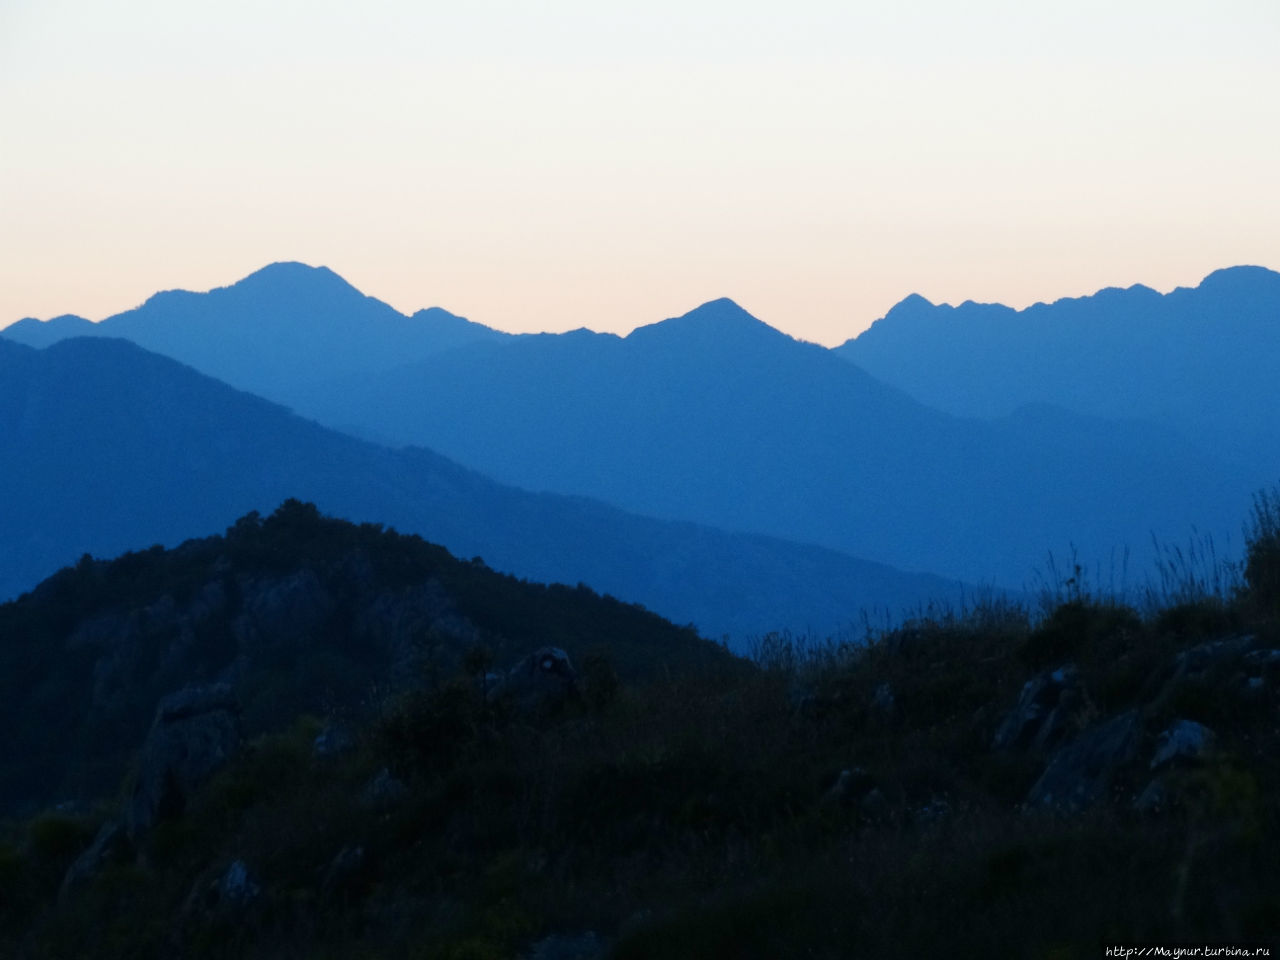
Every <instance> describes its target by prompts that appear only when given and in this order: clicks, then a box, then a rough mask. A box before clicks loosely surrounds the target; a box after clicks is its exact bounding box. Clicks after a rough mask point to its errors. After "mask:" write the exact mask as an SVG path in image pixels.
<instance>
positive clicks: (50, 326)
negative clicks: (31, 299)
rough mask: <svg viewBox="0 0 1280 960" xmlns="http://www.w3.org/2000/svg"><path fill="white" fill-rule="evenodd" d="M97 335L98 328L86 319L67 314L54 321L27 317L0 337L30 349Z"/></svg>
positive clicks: (14, 324)
mask: <svg viewBox="0 0 1280 960" xmlns="http://www.w3.org/2000/svg"><path fill="white" fill-rule="evenodd" d="M96 333H97V326H96V325H95V324H93V323H92V322H91V321H89V320H86V319H85V318H84V317H77V316H73V315H72V314H65V315H63V316H61V317H54V318H53V319H52V320H37V319H36V318H35V317H27V318H26V319H25V320H19V321H18V322H17V323H11V324H10V325H9V326H7V327H5V328H4V329H3V330H0V337H7V338H8V339H10V340H12V341H14V342H15V343H24V344H26V345H27V346H28V347H47V346H49V345H50V344H52V343H57V342H58V341H59V340H66V339H67V338H68V337H92V336H94V335H95V334H96Z"/></svg>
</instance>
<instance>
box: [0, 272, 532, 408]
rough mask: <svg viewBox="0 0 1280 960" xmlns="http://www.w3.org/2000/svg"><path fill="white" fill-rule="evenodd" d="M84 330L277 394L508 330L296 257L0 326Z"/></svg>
mask: <svg viewBox="0 0 1280 960" xmlns="http://www.w3.org/2000/svg"><path fill="white" fill-rule="evenodd" d="M71 321H75V322H74V323H72V322H71ZM88 335H94V336H108V337H122V338H124V339H126V340H131V341H133V342H134V343H136V344H138V345H139V346H142V347H145V348H146V349H148V350H152V351H155V352H156V353H162V354H164V355H165V356H168V357H172V358H174V359H175V360H179V361H181V362H183V363H187V364H190V365H192V366H194V367H196V368H197V369H199V370H200V371H201V372H203V373H207V374H209V375H210V376H212V377H216V378H218V379H219V380H222V381H224V382H225V383H229V384H231V385H232V386H234V387H238V388H240V389H242V390H249V391H250V392H253V393H258V394H260V395H269V396H271V397H272V398H273V399H280V400H282V401H284V402H292V398H293V397H294V396H295V395H298V394H300V393H301V394H305V393H306V391H307V389H308V388H309V385H310V384H311V383H313V382H314V381H317V380H318V381H326V380H330V379H332V378H334V377H339V376H343V375H346V374H351V373H355V372H366V371H377V370H381V369H384V368H387V367H391V366H395V365H397V364H400V363H403V362H404V361H405V358H406V357H420V356H425V355H427V354H429V353H432V352H434V351H438V350H447V349H450V348H451V347H455V346H458V345H461V344H464V343H471V342H476V341H485V340H501V339H506V338H507V337H508V336H509V335H508V334H504V333H499V332H498V331H496V330H491V329H489V328H488V327H485V326H482V325H480V324H478V323H471V322H470V321H468V320H465V319H463V318H462V317H457V316H454V315H453V314H451V313H449V312H448V311H447V310H442V309H440V308H438V307H432V308H431V309H429V310H420V311H418V312H417V313H415V314H414V315H413V316H412V317H406V316H404V315H403V314H401V313H399V312H397V311H396V310H394V309H393V308H391V307H390V306H388V305H387V304H385V303H383V302H382V301H380V300H376V299H374V298H373V297H367V296H365V295H364V294H362V293H360V291H358V290H356V289H355V288H354V287H352V286H351V285H350V284H349V283H347V282H346V281H345V280H343V279H342V278H341V277H339V276H338V275H337V274H335V273H333V272H332V271H331V270H328V269H326V268H324V267H309V266H306V265H305V264H301V263H276V264H272V265H270V266H268V267H264V268H263V269H261V270H259V271H257V272H256V273H253V274H251V275H250V276H248V277H245V278H244V279H243V280H241V281H239V282H238V283H235V284H232V285H231V286H228V287H219V288H218V289H216V290H211V291H209V292H208V293H192V292H189V291H185V290H171V291H167V292H164V293H157V294H156V295H155V296H153V297H151V298H150V299H148V300H147V302H146V303H144V304H143V305H142V306H140V307H138V308H137V309H135V310H129V311H126V312H124V313H120V314H116V315H115V316H113V317H109V318H107V319H106V320H104V321H102V322H101V323H98V324H88V323H87V322H86V321H83V320H81V319H80V318H78V317H75V318H72V317H60V318H57V319H55V320H51V321H49V322H48V323H44V324H41V323H40V322H39V321H34V320H22V321H19V322H18V323H16V324H14V325H12V326H10V327H8V328H6V329H5V330H3V331H0V336H5V337H9V338H10V339H14V340H18V341H19V342H22V343H27V344H29V345H31V346H47V345H48V344H50V343H53V342H56V341H57V340H61V339H66V338H67V337H70V336H88Z"/></svg>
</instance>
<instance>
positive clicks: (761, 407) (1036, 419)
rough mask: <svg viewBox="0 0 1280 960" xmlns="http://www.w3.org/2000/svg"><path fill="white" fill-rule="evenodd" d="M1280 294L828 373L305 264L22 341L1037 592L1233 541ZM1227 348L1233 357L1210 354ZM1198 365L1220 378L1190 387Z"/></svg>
mask: <svg viewBox="0 0 1280 960" xmlns="http://www.w3.org/2000/svg"><path fill="white" fill-rule="evenodd" d="M1278 276H1280V275H1276V274H1273V273H1271V272H1270V271H1266V270H1262V269H1261V268H1234V269H1231V270H1225V271H1219V272H1218V273H1216V274H1213V275H1211V276H1210V277H1209V278H1207V279H1206V281H1205V282H1204V283H1203V284H1201V286H1200V287H1198V288H1196V290H1194V291H1185V290H1180V291H1175V292H1174V293H1173V294H1169V295H1167V296H1164V297H1162V296H1161V295H1160V294H1157V293H1155V292H1154V291H1151V290H1148V289H1146V288H1131V289H1130V290H1128V291H1116V290H1104V291H1102V292H1100V293H1099V294H1097V295H1095V296H1094V297H1086V298H1081V299H1080V300H1076V301H1060V302H1059V303H1058V304H1054V305H1050V306H1039V307H1035V308H1031V309H1030V310H1028V311H1023V312H1022V313H1018V312H1015V311H1011V310H1008V309H1007V308H1002V307H997V306H979V305H974V304H966V305H963V306H961V307H959V308H950V307H933V306H932V305H931V304H929V303H928V302H927V301H925V300H924V299H923V298H920V297H915V296H913V297H909V298H908V299H907V300H905V301H903V302H902V303H901V304H899V305H898V306H897V307H895V308H894V309H893V310H892V311H890V312H889V314H888V315H887V316H886V317H885V318H883V319H881V320H880V321H878V322H877V323H876V324H874V325H873V326H872V327H871V328H870V330H868V331H867V332H866V333H864V334H863V335H862V336H860V337H858V338H856V339H855V340H853V341H850V342H849V343H846V344H844V345H843V346H841V347H839V348H837V349H835V350H827V349H824V348H822V347H820V346H817V345H814V344H809V343H803V342H800V341H797V340H794V339H792V338H791V337H788V336H786V335H785V334H783V333H781V332H779V331H778V330H776V329H774V328H772V327H770V326H768V325H766V324H765V323H763V322H761V321H760V320H758V319H756V318H755V317H753V316H751V315H750V314H749V313H747V312H746V311H745V310H743V309H742V308H740V307H738V306H737V305H736V304H734V303H733V302H732V301H729V300H717V301H712V302H710V303H707V304H704V305H703V306H701V307H699V308H697V309H695V310H693V311H691V312H689V313H687V314H685V315H684V316H681V317H676V318H672V319H669V320H665V321H662V322H660V323H655V324H651V325H649V326H645V327H641V328H639V329H637V330H635V331H633V332H632V333H631V334H629V335H628V336H626V337H618V336H615V335H612V334H598V333H592V332H590V331H588V330H577V331H572V332H570V333H565V334H556V335H552V334H543V335H521V336H513V335H510V334H503V333H500V332H498V331H494V330H491V329H489V328H487V327H483V326H481V325H479V324H474V323H471V322H469V321H466V320H464V319H462V318H461V317H458V316H455V315H454V314H451V313H448V312H447V311H444V310H441V309H439V308H433V309H432V310H427V311H420V312H419V313H417V314H414V315H413V316H412V317H406V316H404V315H402V314H400V313H398V312H396V311H395V310H393V309H392V308H391V307H389V306H387V305H386V304H384V303H381V302H380V301H377V300H375V299H373V298H370V297H366V296H364V295H363V294H361V293H360V292H359V291H357V290H355V289H354V288H353V287H351V286H350V285H349V284H347V283H346V282H345V281H343V280H342V279H341V278H340V277H338V276H337V275H336V274H334V273H333V272H332V271H329V270H327V269H324V268H314V267H308V266H305V265H302V264H297V263H284V264H275V265H272V266H270V267H267V268H264V269H263V270H260V271H258V272H257V273H255V274H253V275H251V276H250V277H248V278H246V279H245V280H242V281H240V282H239V283H237V284H234V285H232V286H229V287H224V288H220V289H217V290H213V291H210V292H209V293H206V294H198V293H189V292H184V291H170V292H167V293H162V294H157V295H156V296H154V297H152V298H151V299H149V300H148V301H147V302H146V303H145V304H143V305H142V306H141V307H139V308H137V309H136V310H132V311H128V312H125V313H122V314H118V315H116V316H114V317H110V318H108V319H107V320H105V321H103V322H101V323H97V324H89V323H88V322H87V321H83V320H81V319H79V318H73V317H61V318H57V319H56V320H53V321H49V322H47V323H41V322H39V321H34V320H25V321H21V322H19V323H18V324H15V325H13V326H11V327H9V328H8V329H7V330H5V331H3V334H4V336H7V337H9V338H10V339H17V340H20V341H25V342H28V343H32V344H43V343H48V342H51V341H54V340H56V339H58V338H59V337H61V336H70V335H78V334H84V333H92V334H94V335H98V336H119V337H124V338H127V339H130V340H132V341H134V342H135V343H137V344H139V345H141V346H143V347H145V348H146V349H148V350H154V351H156V352H160V353H164V354H166V355H168V356H171V357H173V358H174V359H177V360H179V361H181V362H182V363H185V364H189V365H190V366H192V367H194V368H196V369H197V370H200V371H201V372H203V373H205V374H208V375H210V376H214V377H217V378H219V379H221V380H224V381H225V382H227V383H229V384H231V385H233V386H236V387H238V388H240V389H244V390H249V391H252V392H254V393H256V394H259V395H261V396H263V397H266V398H268V399H270V400H273V401H275V402H278V403H281V404H285V405H287V406H289V407H292V408H293V409H294V410H295V411H297V412H298V413H299V414H301V415H303V416H306V417H310V418H313V419H315V420H317V421H318V422H320V423H323V424H326V425H328V426H330V427H332V428H334V429H339V430H343V431H346V432H348V433H354V434H358V435H360V436H363V437H364V438H365V439H368V440H374V441H377V442H380V443H382V444H384V445H387V446H397V447H398V446H419V447H425V448H429V449H431V450H434V451H437V452H438V453H440V454H443V455H444V456H446V457H448V458H451V459H453V460H456V461H457V462H459V463H461V464H462V465H464V466H466V467H468V468H471V469H474V470H477V471H479V472H480V473H482V474H484V475H486V476H489V477H492V478H494V479H496V480H498V481H499V482H502V483H506V484H509V485H514V486H517V487H521V488H524V489H528V490H539V491H547V492H554V493H559V494H565V495H569V496H584V497H590V498H594V499H597V500H600V501H604V502H607V503H609V504H613V505H615V506H618V507H621V508H623V509H625V510H628V511H632V512H634V513H639V514H644V515H647V516H652V517H656V518H660V519H662V520H664V521H679V522H688V523H698V524H704V525H710V526H713V527H717V528H722V529H725V530H733V531H739V532H744V533H750V534H754V535H765V536H769V537H774V538H782V539H786V540H791V541H796V542H800V543H808V544H815V545H818V546H821V547H825V548H827V549H829V550H833V551H838V552H841V553H844V554H847V555H849V556H857V557H864V558H869V559H872V560H874V561H876V562H880V563H884V564H888V565H891V566H893V567H896V568H899V569H903V570H913V571H931V572H936V573H939V574H941V575H944V576H947V577H950V578H953V579H961V580H967V581H969V582H978V583H988V584H997V585H1002V586H1009V587H1015V588H1016V587H1019V586H1022V585H1024V584H1026V583H1027V582H1028V581H1029V580H1031V579H1033V578H1034V576H1035V573H1036V570H1037V569H1038V568H1043V566H1044V564H1045V561H1046V558H1047V557H1048V556H1049V555H1050V553H1056V554H1059V555H1062V554H1065V553H1066V552H1068V551H1071V550H1074V551H1075V553H1076V554H1077V555H1078V556H1079V557H1081V558H1082V559H1083V560H1084V561H1085V562H1086V563H1093V564H1103V565H1113V564H1116V563H1118V562H1122V561H1120V560H1119V558H1121V557H1124V556H1126V555H1128V556H1129V557H1130V560H1129V563H1130V564H1131V567H1132V569H1133V570H1135V571H1142V570H1143V569H1144V568H1145V567H1146V566H1147V564H1148V563H1149V562H1150V560H1151V559H1152V556H1153V548H1152V546H1151V541H1152V537H1153V535H1154V536H1156V537H1158V538H1160V539H1161V540H1163V541H1164V542H1166V543H1168V542H1181V541H1183V540H1185V538H1186V537H1187V536H1189V535H1190V534H1191V533H1192V531H1193V529H1195V530H1197V531H1199V532H1200V533H1207V534H1210V535H1212V536H1214V537H1215V538H1216V539H1217V540H1218V541H1219V542H1220V543H1221V542H1223V541H1227V542H1228V543H1229V542H1230V541H1231V539H1232V534H1233V533H1234V532H1235V531H1236V529H1237V525H1238V522H1239V520H1238V518H1239V517H1240V516H1242V515H1244V514H1245V513H1246V512H1247V509H1248V503H1249V498H1250V495H1251V494H1252V492H1253V491H1255V490H1256V489H1258V488H1259V487H1261V486H1263V485H1265V484H1266V483H1268V482H1269V481H1270V480H1271V478H1272V477H1273V475H1274V472H1273V471H1274V469H1275V454H1274V453H1273V451H1274V450H1276V449H1280V447H1278V446H1277V445H1275V444H1268V443H1264V442H1262V441H1263V440H1265V439H1266V437H1267V436H1269V434H1268V432H1267V431H1269V430H1273V429H1274V427H1273V426H1272V425H1271V424H1270V422H1269V418H1268V417H1267V416H1266V411H1268V410H1269V409H1270V406H1269V405H1268V402H1267V394H1268V384H1269V381H1268V380H1267V379H1266V378H1265V377H1263V376H1262V374H1261V371H1260V369H1255V368H1257V367H1258V366H1259V364H1262V365H1263V366H1265V361H1266V358H1268V357H1271V356H1272V355H1273V354H1275V355H1280V344H1277V343H1276V342H1275V339H1276V330H1277V329H1280V326H1277V325H1276V324H1274V323H1272V322H1271V320H1273V319H1274V316H1275V309H1276V304H1277V303H1280V297H1277V295H1276V291H1277V287H1278V286H1280V284H1277V282H1276V281H1277V277H1278ZM984 318H985V319H984ZM1213 330H1220V331H1226V332H1230V336H1225V335H1224V336H1223V337H1222V338H1221V341H1222V342H1220V343H1216V344H1215V345H1213V347H1212V349H1210V347H1209V346H1207V345H1206V342H1207V341H1206V338H1208V339H1212V338H1211V337H1209V335H1208V334H1206V333H1205V331H1210V332H1211V331H1213ZM1197 338H1199V339H1197ZM1143 345H1145V348H1144V346H1143ZM1144 349H1145V353H1144V352H1143V350H1144ZM860 351H861V352H860ZM1199 355H1203V356H1204V357H1205V358H1206V361H1205V362H1206V364H1208V362H1209V361H1208V358H1216V359H1213V361H1212V364H1209V367H1211V368H1212V369H1213V370H1214V371H1215V372H1214V373H1213V374H1212V375H1211V376H1201V377H1197V376H1195V375H1193V374H1191V373H1188V372H1187V368H1188V365H1190V364H1192V363H1193V358H1195V357H1196V356H1199ZM1159 357H1166V358H1168V357H1175V358H1176V357H1181V358H1183V359H1182V360H1179V361H1177V363H1175V362H1174V360H1168V361H1167V362H1164V361H1159V362H1153V358H1159ZM1259 358H1262V359H1261V360H1260V359H1259ZM1232 362H1236V363H1237V367H1236V374H1233V373H1232V371H1231V366H1230V365H1231V363H1232ZM1178 364H1181V366H1179V365H1178ZM1207 369H1208V367H1207ZM1240 373H1243V374H1245V375H1243V376H1241V375H1238V374H1240ZM1002 377H1003V379H1001V378H1002ZM1055 384H1057V385H1058V387H1055V386H1054V385H1055ZM1059 387H1060V389H1059ZM1068 388H1069V389H1068ZM1162 390H1163V391H1164V394H1163V396H1164V397H1165V399H1164V400H1162V399H1161V396H1162V395H1161V394H1160V391H1162ZM1175 395H1176V399H1177V400H1178V402H1177V403H1173V401H1172V400H1168V398H1170V397H1175ZM1001 397H1004V398H1005V399H1004V400H1003V401H1001V400H1000V398H1001ZM1166 400H1168V402H1166ZM1104 401H1105V402H1104ZM1193 411H1198V412H1193ZM1205 411H1209V412H1205ZM1215 418H1216V420H1215ZM1223 418H1230V422H1229V423H1225V424H1224V423H1222V420H1223ZM1215 422H1217V423H1218V429H1217V432H1216V433H1215V431H1214V429H1213V424H1214V423H1215ZM1250 438H1253V439H1252V440H1250ZM1260 438H1261V439H1260ZM388 455H389V454H388ZM323 506H325V507H326V508H328V504H323ZM339 512H340V511H339ZM445 542H446V543H449V541H448V540H447V539H446V540H445ZM538 575H539V576H547V575H548V574H547V572H546V571H545V570H540V571H538ZM663 612H668V611H666V610H664V611H663ZM672 615H673V616H676V617H677V619H679V616H678V615H677V614H675V613H672Z"/></svg>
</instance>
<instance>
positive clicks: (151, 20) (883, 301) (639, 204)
mask: <svg viewBox="0 0 1280 960" xmlns="http://www.w3.org/2000/svg"><path fill="white" fill-rule="evenodd" d="M1277 50H1280V3H1277V2H1276V0H1214V2H1191V0H1107V2H1095V0H1077V2H1069V3H1058V2H1053V3H1047V2H1038V0H1007V2H1006V0H967V2H964V3H956V2H951V0H947V2H943V0H885V2H879V0H877V2H861V0H844V2H838V3H836V2H831V3H828V2H817V0H790V2H787V3H785V4H784V3H781V2H770V3H764V2H756V0H735V2H733V3H728V2H720V0H646V2H644V3H630V2H602V0H589V2H577V0H573V2H569V0H564V2H557V0H543V2H537V0H513V2H507V0H468V2H467V3H457V2H451V3H443V2H437V0H426V2H424V0H414V2H407V0H362V2H361V3H359V4H356V3H353V2H350V0H348V2H342V3H337V2H330V0H278V2H271V0H216V2H214V0H0V326H3V325H7V324H8V323H11V322H13V321H16V320H18V319H20V318H22V317H25V316H37V317H41V318H47V317H51V316H55V315H57V314H61V313H77V314H80V315H82V316H87V317H89V318H90V319H94V320H97V319H102V318H104V317H106V316H109V315H111V314H113V313H116V312H119V311H121V310H125V309H129V308H131V307H133V306H136V305H138V304H139V303H141V302H142V301H143V300H145V299H146V298H147V297H148V296H150V295H151V294H152V293H154V292H156V291H158V290H163V289H174V288H183V289H193V290H207V289H209V288H211V287H215V286H223V285H226V284H230V283H233V282H235V281H236V280H238V279H240V278H241V277H243V276H245V275H247V274H248V273H251V272H252V271H254V270H256V269H258V268H260V267H262V266H264V265H266V264H267V263H270V262H273V261H278V260H301V261H304V262H307V263H311V264H314V265H317V266H319V265H323V266H328V267H330V268H331V269H333V270H335V271H336V272H337V273H339V274H341V275H342V276H344V277H345V278H346V279H347V280H349V281H350V282H351V283H353V284H354V285H355V286H357V287H359V288H360V289H361V290H363V291H364V292H366V293H368V294H371V295H373V296H376V297H378V298H380V299H382V300H385V301H387V302H388V303H390V304H391V305H392V306H394V307H396V308H397V309H400V310H402V311H404V312H406V313H408V312H412V311H414V310H417V309H419V308H422V307H427V306H443V307H445V308H447V309H449V310H452V311H454V312H455V313H459V314H462V315H464V316H467V317H469V318H470V319H472V320H477V321H479V322H481V323H485V324H488V325H490V326H494V327H497V328H500V329H504V330H510V331H531V330H566V329H571V328H575V327H581V326H586V327H590V328H592V329H595V330H610V331H614V332H619V333H622V332H626V331H628V330H630V329H632V328H634V327H635V326H638V325H640V324H644V323H651V322H653V321H655V320H659V319H662V318H664V317H669V316H675V315H678V314H681V313H684V312H686V311H687V310H689V309H691V308H693V307H694V306H696V305H698V304H699V303H702V302H704V301H707V300H710V299H714V298H716V297H721V296H728V297H732V298H733V299H735V300H736V301H738V302H739V303H740V304H741V305H742V306H744V307H745V308H747V309H748V310H750V311H751V312H752V313H754V314H755V315H756V316H758V317H760V318H761V319H763V320H765V321H766V322H768V323H770V324H772V325H773V326H776V327H778V328H780V329H783V330H785V331H787V332H788V333H790V334H792V335H793V336H797V337H801V338H803V339H807V340H813V341H816V342H820V343H826V344H829V345H830V344H836V343H839V342H841V341H843V340H844V339H846V338H847V337H849V336H852V335H854V334H856V333H858V332H859V331H860V330H862V329H864V328H865V327H867V326H868V325H869V324H870V323H871V322H872V321H873V320H875V319H876V318H878V317H880V316H882V315H883V314H884V313H885V311H886V310H888V309H889V307H891V306H892V305H893V304H894V303H896V302H897V301H899V300H901V299H902V298H903V297H905V296H907V295H908V294H910V293H913V292H914V293H920V294H922V295H924V296H926V297H928V298H929V299H930V300H933V301H934V302H951V303H959V302H962V301H964V300H967V299H974V300H979V301H998V302H1003V303H1007V304H1010V305H1012V306H1016V307H1022V306H1026V305H1028V304H1031V303H1034V302H1036V301H1040V300H1054V299H1057V298H1059V297H1063V296H1081V295H1085V294H1089V293H1092V292H1094V291H1096V290H1098V289H1100V288H1102V287H1105V286H1128V285H1130V284H1133V283H1144V284H1146V285H1148V286H1151V287H1155V288H1156V289H1158V290H1169V289H1172V288H1173V287H1175V286H1193V285H1195V284H1196V283H1198V282H1199V281H1200V279H1201V278H1202V277H1204V275H1206V274H1207V273H1209V272H1211V271H1213V270H1215V269H1218V268H1221V267H1226V266H1231V265H1235V264H1240V263H1252V264H1260V265H1262V266H1268V267H1271V268H1272V269H1278V268H1280V56H1277V55H1276V51H1277Z"/></svg>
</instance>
